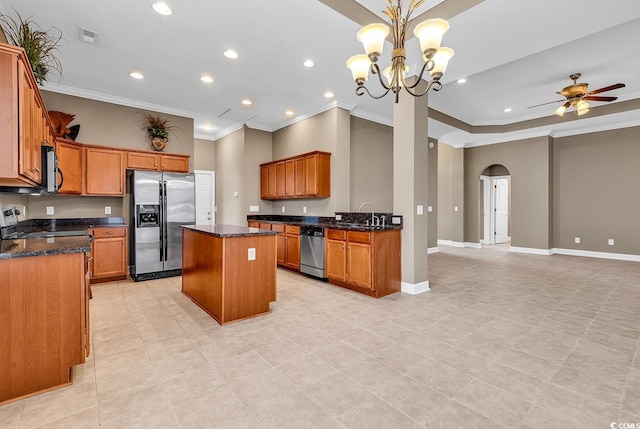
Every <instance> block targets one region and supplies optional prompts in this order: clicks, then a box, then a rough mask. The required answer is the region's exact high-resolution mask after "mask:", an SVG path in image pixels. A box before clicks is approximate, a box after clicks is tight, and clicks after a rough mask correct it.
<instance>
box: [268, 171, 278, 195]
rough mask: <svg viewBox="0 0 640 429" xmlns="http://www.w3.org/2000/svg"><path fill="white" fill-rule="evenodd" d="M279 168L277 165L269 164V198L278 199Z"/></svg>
mask: <svg viewBox="0 0 640 429" xmlns="http://www.w3.org/2000/svg"><path fill="white" fill-rule="evenodd" d="M277 176H278V171H277V166H276V164H275V163H273V164H269V192H268V195H269V198H270V199H274V198H275V197H276V185H277V183H276V182H277Z"/></svg>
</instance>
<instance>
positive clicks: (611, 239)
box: [608, 238, 614, 246]
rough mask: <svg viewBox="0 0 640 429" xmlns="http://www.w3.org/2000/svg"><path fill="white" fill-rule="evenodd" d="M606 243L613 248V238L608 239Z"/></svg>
mask: <svg viewBox="0 0 640 429" xmlns="http://www.w3.org/2000/svg"><path fill="white" fill-rule="evenodd" d="M608 243H609V246H613V243H614V241H613V238H610V239H609V240H608Z"/></svg>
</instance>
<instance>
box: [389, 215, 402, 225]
mask: <svg viewBox="0 0 640 429" xmlns="http://www.w3.org/2000/svg"><path fill="white" fill-rule="evenodd" d="M391 223H392V224H394V225H400V217H398V216H393V217H392V218H391Z"/></svg>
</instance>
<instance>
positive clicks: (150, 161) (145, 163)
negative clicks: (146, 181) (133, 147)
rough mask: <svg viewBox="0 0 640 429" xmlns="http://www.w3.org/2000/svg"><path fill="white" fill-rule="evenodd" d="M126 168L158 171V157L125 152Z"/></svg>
mask: <svg viewBox="0 0 640 429" xmlns="http://www.w3.org/2000/svg"><path fill="white" fill-rule="evenodd" d="M127 168H130V169H131V170H159V169H160V155H156V154H153V153H141V152H127Z"/></svg>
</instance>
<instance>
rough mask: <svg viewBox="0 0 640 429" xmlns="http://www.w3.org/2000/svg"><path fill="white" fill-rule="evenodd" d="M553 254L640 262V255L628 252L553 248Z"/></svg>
mask: <svg viewBox="0 0 640 429" xmlns="http://www.w3.org/2000/svg"><path fill="white" fill-rule="evenodd" d="M551 252H552V254H556V255H568V256H583V257H585V258H600V259H615V260H617V261H630V262H640V255H630V254H627V253H610V252H595V251H593V250H577V249H551Z"/></svg>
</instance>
